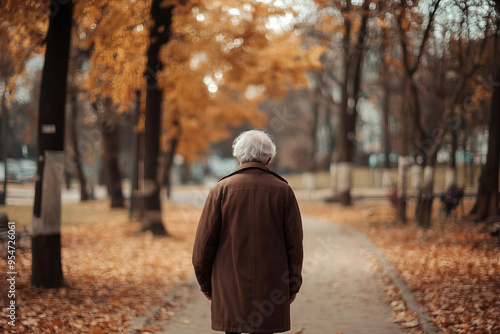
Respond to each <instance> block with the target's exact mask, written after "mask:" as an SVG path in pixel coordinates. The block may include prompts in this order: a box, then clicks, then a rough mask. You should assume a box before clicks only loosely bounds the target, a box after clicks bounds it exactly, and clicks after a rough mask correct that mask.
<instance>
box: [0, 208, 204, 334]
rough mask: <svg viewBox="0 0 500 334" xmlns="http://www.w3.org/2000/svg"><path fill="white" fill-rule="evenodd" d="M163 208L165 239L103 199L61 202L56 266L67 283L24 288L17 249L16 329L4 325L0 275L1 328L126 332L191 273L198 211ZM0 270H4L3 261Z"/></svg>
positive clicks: (27, 261)
mask: <svg viewBox="0 0 500 334" xmlns="http://www.w3.org/2000/svg"><path fill="white" fill-rule="evenodd" d="M8 209H9V208H7V210H8ZM164 209H165V210H164V223H165V225H166V226H167V229H168V231H169V233H170V234H171V235H172V237H169V238H153V236H152V235H151V234H144V233H138V232H137V231H139V229H140V227H141V225H140V223H138V222H134V221H132V222H130V221H129V219H128V216H127V214H128V212H127V211H126V210H110V209H109V208H108V204H107V202H104V201H103V202H89V203H84V204H67V205H65V206H64V207H63V218H62V220H63V222H64V223H63V226H62V264H63V272H64V278H65V282H66V285H67V286H66V287H64V288H61V289H49V290H45V289H37V288H33V287H31V284H30V277H31V250H30V249H28V248H25V249H18V250H17V252H16V271H17V272H18V275H17V280H16V298H15V300H16V304H17V306H18V309H17V310H16V317H17V319H16V327H15V328H11V326H9V325H8V324H7V321H8V318H7V317H6V314H7V312H6V309H5V307H6V306H7V305H6V302H7V301H8V298H7V295H6V294H7V285H6V280H5V278H4V276H5V275H3V274H2V277H3V278H2V279H1V280H0V291H1V294H2V298H0V300H1V304H0V306H1V308H2V316H1V317H0V332H1V333H4V332H6V331H7V332H9V333H124V332H126V331H127V330H128V326H129V324H130V320H131V319H133V318H134V317H137V316H141V315H144V314H146V313H147V312H148V311H149V310H150V309H151V308H152V307H157V306H159V305H160V303H161V299H162V297H164V296H165V295H167V294H169V293H170V292H172V290H173V289H174V288H175V287H176V286H177V285H179V284H184V283H185V282H186V280H187V276H188V275H189V274H190V271H189V270H190V267H191V244H192V239H193V238H194V231H195V228H196V224H197V221H198V217H199V210H198V209H195V208H193V207H189V206H187V205H176V204H172V203H169V204H167V205H166V206H165V208H164ZM19 210H22V207H18V208H14V209H13V211H14V213H9V218H11V220H14V219H13V218H15V216H16V213H17V211H19ZM24 210H29V208H28V207H26V208H24ZM19 215H21V214H19ZM28 244H29V243H28ZM0 250H2V248H1V247H0ZM2 257H6V254H5V251H3V253H2ZM0 272H2V273H6V272H7V270H6V261H5V260H4V259H2V261H0Z"/></svg>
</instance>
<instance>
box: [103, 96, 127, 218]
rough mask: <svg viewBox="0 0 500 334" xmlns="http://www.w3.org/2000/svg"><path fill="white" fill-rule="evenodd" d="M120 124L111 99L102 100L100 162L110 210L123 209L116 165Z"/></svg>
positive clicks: (117, 164)
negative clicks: (101, 150) (101, 162)
mask: <svg viewBox="0 0 500 334" xmlns="http://www.w3.org/2000/svg"><path fill="white" fill-rule="evenodd" d="M119 126H120V123H119V120H118V117H117V115H116V113H115V111H114V110H113V102H112V101H111V98H109V97H106V98H105V100H104V119H103V120H102V121H101V123H100V129H101V133H102V144H103V145H102V148H103V152H102V161H103V168H104V178H105V182H106V185H107V187H108V194H109V196H110V199H111V203H110V204H111V208H124V207H125V203H124V198H123V192H122V173H121V172H120V167H119V163H118V158H119V155H120V127H119Z"/></svg>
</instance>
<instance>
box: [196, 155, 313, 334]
mask: <svg viewBox="0 0 500 334" xmlns="http://www.w3.org/2000/svg"><path fill="white" fill-rule="evenodd" d="M302 258H303V248H302V221H301V218H300V212H299V207H298V205H297V201H296V199H295V195H294V193H293V191H292V189H291V188H290V186H289V185H288V184H287V182H286V181H285V180H284V179H283V178H281V177H280V176H279V175H278V174H275V173H274V172H272V171H271V170H269V169H268V168H267V167H266V166H265V165H264V164H261V163H258V162H248V163H244V164H242V165H240V166H239V167H238V168H237V169H236V170H235V171H234V172H233V173H231V174H229V175H227V176H225V177H223V178H222V179H221V180H219V183H218V184H217V185H216V186H215V187H214V188H212V189H211V190H210V193H209V195H208V198H207V200H206V202H205V207H204V208H203V212H202V214H201V217H200V222H199V225H198V230H197V232H196V240H195V243H194V250H193V265H194V269H195V272H196V277H197V279H198V283H199V284H200V286H201V290H202V291H204V292H208V293H209V294H211V295H212V329H214V330H216V331H228V332H245V333H248V332H250V333H269V332H285V331H287V330H289V329H290V299H289V298H290V295H291V294H295V293H297V292H298V291H299V289H300V286H301V284H302V276H301V271H302Z"/></svg>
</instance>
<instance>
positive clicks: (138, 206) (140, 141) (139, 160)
mask: <svg viewBox="0 0 500 334" xmlns="http://www.w3.org/2000/svg"><path fill="white" fill-rule="evenodd" d="M135 102H136V105H135V122H134V123H135V128H134V141H133V155H134V158H133V166H132V169H133V170H132V185H131V191H132V192H131V194H130V218H132V217H138V218H140V219H142V216H143V214H144V199H143V196H142V192H141V191H140V188H139V180H142V179H143V177H144V130H143V129H139V128H138V126H137V125H138V124H139V120H140V114H141V91H140V90H137V91H136V92H135Z"/></svg>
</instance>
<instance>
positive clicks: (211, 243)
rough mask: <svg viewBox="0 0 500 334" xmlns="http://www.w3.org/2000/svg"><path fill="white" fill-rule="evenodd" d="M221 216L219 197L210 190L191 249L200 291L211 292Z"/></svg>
mask: <svg viewBox="0 0 500 334" xmlns="http://www.w3.org/2000/svg"><path fill="white" fill-rule="evenodd" d="M221 222H222V215H221V210H220V202H219V196H217V194H216V192H215V191H214V190H213V189H212V190H210V193H209V195H208V197H207V200H206V202H205V206H204V207H203V211H202V213H201V216H200V221H199V223H198V229H197V231H196V237H195V241H194V247H193V259H192V260H193V266H194V271H195V274H196V279H197V280H198V283H199V284H200V287H201V291H203V292H207V293H211V292H212V284H211V278H212V266H213V263H214V259H215V254H216V252H217V247H218V245H219V235H220V229H221Z"/></svg>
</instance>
